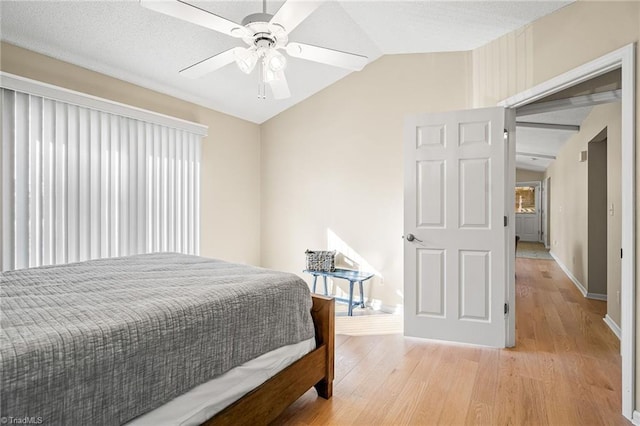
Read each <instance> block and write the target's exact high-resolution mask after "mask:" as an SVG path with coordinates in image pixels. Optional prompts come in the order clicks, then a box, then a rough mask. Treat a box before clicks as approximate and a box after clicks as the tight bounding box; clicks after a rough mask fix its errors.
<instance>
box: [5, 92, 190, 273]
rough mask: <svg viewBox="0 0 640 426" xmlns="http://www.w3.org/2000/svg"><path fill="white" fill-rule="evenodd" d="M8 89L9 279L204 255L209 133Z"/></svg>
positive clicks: (7, 229)
mask: <svg viewBox="0 0 640 426" xmlns="http://www.w3.org/2000/svg"><path fill="white" fill-rule="evenodd" d="M1 90H2V92H1V97H0V102H1V104H0V107H1V114H2V120H1V126H2V127H1V134H2V144H1V145H0V165H1V167H2V170H1V172H0V179H1V182H0V190H1V191H2V192H1V197H0V198H1V200H2V206H1V212H0V213H1V215H2V220H1V222H0V237H2V244H1V246H0V249H1V250H2V253H1V255H0V260H1V262H2V265H1V267H2V268H1V269H2V270H3V271H6V270H13V269H21V268H27V267H33V266H39V265H52V264H59V263H68V262H76V261H82V260H87V259H95V258H103V257H114V256H126V255H130V254H138V253H146V252H157V251H177V252H182V253H188V254H198V253H199V235H198V232H199V194H200V142H201V137H202V135H201V134H197V133H194V132H192V131H190V130H188V129H184V128H182V129H181V128H173V127H171V126H167V125H166V124H158V123H153V122H148V121H143V120H139V119H135V118H131V117H129V116H125V115H120V114H114V113H110V112H106V111H100V110H98V109H95V108H90V107H85V106H80V105H76V104H71V103H67V102H65V101H62V100H57V99H49V98H47V97H43V96H38V95H34V94H29V93H25V92H22V91H16V90H12V89H9V88H2V89H1ZM120 108H121V106H120Z"/></svg>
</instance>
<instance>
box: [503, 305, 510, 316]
mask: <svg viewBox="0 0 640 426" xmlns="http://www.w3.org/2000/svg"><path fill="white" fill-rule="evenodd" d="M504 314H505V315H509V304H508V303H505V304H504Z"/></svg>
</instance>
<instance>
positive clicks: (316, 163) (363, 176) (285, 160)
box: [262, 53, 471, 309]
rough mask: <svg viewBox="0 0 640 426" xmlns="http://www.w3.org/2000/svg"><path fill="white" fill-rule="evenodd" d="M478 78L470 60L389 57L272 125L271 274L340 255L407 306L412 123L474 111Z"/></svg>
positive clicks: (265, 136)
mask: <svg viewBox="0 0 640 426" xmlns="http://www.w3.org/2000/svg"><path fill="white" fill-rule="evenodd" d="M469 78H470V55H469V54H468V53H443V54H428V55H424V54H422V55H394V56H385V57H383V58H381V59H379V60H377V61H375V62H374V63H372V64H370V65H368V66H367V67H366V68H365V69H364V70H363V71H361V72H359V73H353V74H351V75H349V76H348V77H346V78H344V79H343V80H341V81H339V82H338V83H336V84H334V85H332V86H331V87H329V88H327V89H325V90H323V91H322V92H320V93H318V94H316V95H314V96H312V97H311V98H309V99H307V100H306V101H304V102H302V103H300V104H298V105H296V106H295V107H293V108H291V109H289V110H288V111H285V112H284V113H282V114H280V115H278V116H277V117H275V118H273V119H271V120H269V121H268V122H266V123H265V124H263V126H262V263H263V266H265V267H268V268H275V269H281V270H285V271H291V272H295V273H298V274H300V275H302V273H301V271H302V269H304V259H305V258H304V251H305V249H326V248H333V247H338V248H341V251H342V252H345V251H346V252H348V253H350V254H351V256H352V257H353V258H355V260H358V261H359V263H361V264H363V268H364V269H368V270H373V271H376V272H378V276H377V277H375V278H374V279H373V281H372V282H371V285H369V284H367V285H366V287H367V288H366V290H365V293H366V295H367V297H369V298H372V299H374V300H375V301H377V302H378V303H381V304H383V305H385V306H386V307H387V308H389V309H393V308H394V307H396V306H398V305H402V303H403V272H402V270H403V252H402V250H403V242H402V239H401V237H402V233H403V223H402V221H403V162H402V128H403V123H404V117H405V115H407V114H410V113H415V112H424V111H446V110H454V109H461V108H465V107H466V106H467V105H468V104H469V103H470V93H471V92H470V84H469V83H470V82H469ZM305 278H306V279H307V280H310V279H309V277H308V276H307V277H305ZM340 281H343V280H338V282H339V284H340V285H344V284H346V283H343V282H340ZM344 288H345V287H342V289H344Z"/></svg>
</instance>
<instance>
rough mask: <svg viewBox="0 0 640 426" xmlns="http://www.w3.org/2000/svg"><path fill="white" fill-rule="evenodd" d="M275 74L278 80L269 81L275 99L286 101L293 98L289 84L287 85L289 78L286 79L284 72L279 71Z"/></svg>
mask: <svg viewBox="0 0 640 426" xmlns="http://www.w3.org/2000/svg"><path fill="white" fill-rule="evenodd" d="M275 74H276V78H275V79H273V80H271V81H269V86H271V92H272V93H273V97H274V98H275V99H286V98H289V97H291V92H290V91H289V84H288V83H287V78H286V77H285V75H284V72H283V71H277V72H276V73H275Z"/></svg>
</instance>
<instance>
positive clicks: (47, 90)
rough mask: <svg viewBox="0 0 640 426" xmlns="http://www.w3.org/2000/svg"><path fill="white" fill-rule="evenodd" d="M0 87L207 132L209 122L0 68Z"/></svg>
mask: <svg viewBox="0 0 640 426" xmlns="http://www.w3.org/2000/svg"><path fill="white" fill-rule="evenodd" d="M0 87H4V88H6V89H11V90H15V91H18V92H24V93H29V94H33V95H37V96H42V97H43V98H47V99H53V100H57V101H63V102H66V103H69V104H73V105H77V106H81V107H86V108H91V109H96V110H98V111H104V112H108V113H110V114H116V115H120V116H124V117H128V118H132V119H134V120H141V121H145V122H149V123H154V124H160V125H162V126H167V127H171V128H174V129H180V130H186V131H188V132H190V133H194V134H196V135H199V136H207V130H208V126H205V125H203V124H199V123H194V122H191V121H187V120H182V119H180V118H175V117H171V116H168V115H164V114H160V113H157V112H153V111H149V110H145V109H142V108H137V107H133V106H130V105H125V104H122V103H120V102H115V101H111V100H108V99H104V98H99V97H97V96H92V95H88V94H86V93H81V92H76V91H75V90H70V89H66V88H63V87H58V86H54V85H52V84H48V83H43V82H41V81H37V80H32V79H30V78H25V77H21V76H18V75H14V74H9V73H6V72H3V71H0Z"/></svg>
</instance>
